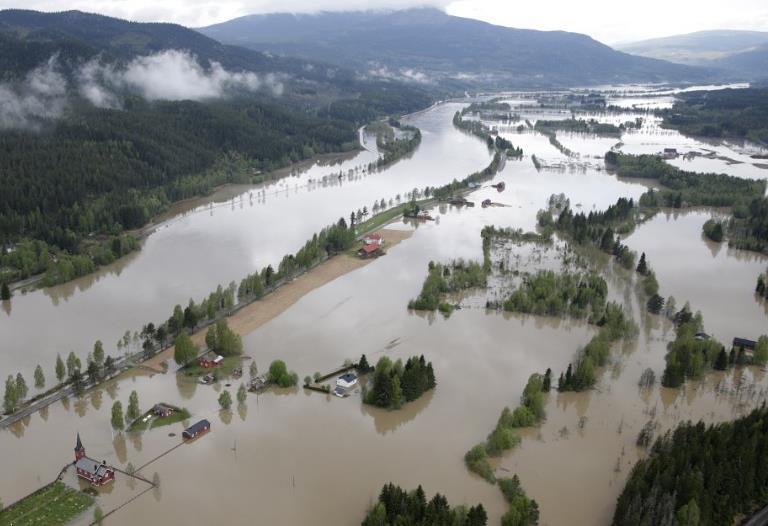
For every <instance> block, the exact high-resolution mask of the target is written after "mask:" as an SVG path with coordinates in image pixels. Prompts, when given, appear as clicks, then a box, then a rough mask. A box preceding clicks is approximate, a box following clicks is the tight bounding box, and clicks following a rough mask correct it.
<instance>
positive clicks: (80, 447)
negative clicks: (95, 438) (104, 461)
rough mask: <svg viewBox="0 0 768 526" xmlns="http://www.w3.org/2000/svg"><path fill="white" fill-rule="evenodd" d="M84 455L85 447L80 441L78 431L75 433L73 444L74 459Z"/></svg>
mask: <svg viewBox="0 0 768 526" xmlns="http://www.w3.org/2000/svg"><path fill="white" fill-rule="evenodd" d="M84 456H85V448H84V447H83V443H82V442H81V441H80V433H78V434H77V443H76V444H75V461H77V460H80V459H81V458H83V457H84Z"/></svg>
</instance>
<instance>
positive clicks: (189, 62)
mask: <svg viewBox="0 0 768 526" xmlns="http://www.w3.org/2000/svg"><path fill="white" fill-rule="evenodd" d="M0 51H1V52H0V71H2V73H0V188H2V189H3V190H2V192H0V282H3V281H9V280H15V279H19V278H25V277H28V276H29V275H32V274H37V273H40V272H45V271H51V270H52V268H53V267H54V266H57V265H54V262H62V261H69V260H71V261H69V263H68V264H67V265H68V266H67V268H66V269H65V270H63V271H61V269H59V270H57V271H56V272H49V279H47V282H48V283H52V282H59V281H63V280H66V279H71V278H72V277H75V276H77V275H81V274H83V273H86V272H88V271H90V270H92V269H93V267H94V264H96V265H98V264H100V263H105V262H109V261H111V260H113V259H114V258H116V257H119V256H120V255H122V254H123V253H124V252H125V251H126V250H128V249H130V248H132V247H135V246H136V243H135V242H132V240H130V239H126V238H125V237H124V236H122V233H123V232H124V231H126V230H129V229H135V228H138V227H141V226H143V225H144V224H145V223H146V222H147V221H148V220H149V219H150V218H151V217H152V216H153V215H154V214H157V213H158V212H161V211H162V210H163V209H164V208H166V207H167V206H168V204H170V203H171V202H173V201H176V200H179V199H183V198H186V197H190V196H193V195H199V194H203V193H206V192H208V191H210V189H211V188H212V187H214V186H216V185H220V184H223V183H227V182H254V181H258V180H259V179H260V177H261V176H260V173H261V172H264V171H268V170H271V169H273V168H275V167H277V166H283V165H286V164H288V163H290V162H292V161H297V160H300V159H306V158H308V157H311V156H312V155H314V154H318V153H326V152H335V151H346V150H350V149H353V148H355V147H356V146H357V133H356V129H357V127H358V126H360V125H362V124H364V123H366V122H369V121H370V120H372V119H374V118H376V117H378V116H380V115H382V114H401V113H407V112H410V111H413V110H416V109H420V108H423V107H425V106H427V105H429V104H430V103H431V101H432V96H431V95H430V94H429V93H427V92H425V91H424V90H422V89H420V88H418V87H414V86H406V85H404V84H402V83H398V82H394V81H384V80H378V81H365V80H361V79H359V78H357V77H356V76H355V74H354V73H352V72H349V71H346V70H344V69H341V68H338V67H335V66H325V65H322V64H317V63H312V62H309V61H306V60H301V59H290V58H276V57H271V56H268V55H265V54H263V53H259V52H257V51H253V50H247V49H243V48H237V47H235V46H225V45H222V44H220V43H218V42H216V41H215V40H212V39H210V38H208V37H205V36H203V35H201V34H199V33H197V32H195V31H191V30H189V29H186V28H184V27H181V26H177V25H173V24H140V23H131V22H126V21H123V20H118V19H114V18H108V17H104V16H99V15H89V14H84V13H79V12H65V13H51V14H45V13H36V12H33V11H19V10H9V11H1V12H0ZM116 236H117V237H116ZM35 240H37V241H42V242H44V244H41V243H32V241H35ZM14 249H15V250H14ZM74 255H81V257H79V258H73V256H74ZM58 266H61V265H58ZM70 267H71V269H70Z"/></svg>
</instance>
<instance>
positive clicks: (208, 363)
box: [197, 353, 224, 369]
mask: <svg viewBox="0 0 768 526" xmlns="http://www.w3.org/2000/svg"><path fill="white" fill-rule="evenodd" d="M223 361H224V357H222V356H219V355H218V354H213V353H208V354H204V355H203V356H201V357H200V358H198V359H197V365H199V366H200V367H205V368H206V369H212V368H214V367H218V366H219V365H221V362H223Z"/></svg>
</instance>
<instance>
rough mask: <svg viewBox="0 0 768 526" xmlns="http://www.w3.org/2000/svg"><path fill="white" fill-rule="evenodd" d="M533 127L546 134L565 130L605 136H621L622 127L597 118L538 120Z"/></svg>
mask: <svg viewBox="0 0 768 526" xmlns="http://www.w3.org/2000/svg"><path fill="white" fill-rule="evenodd" d="M533 129H534V130H536V131H538V132H542V133H545V134H549V133H554V132H557V131H565V132H571V133H588V134H591V135H602V136H605V137H616V138H619V137H621V128H619V127H618V126H616V125H613V124H609V123H604V122H598V121H596V120H595V119H589V120H586V119H576V118H571V119H563V120H538V121H536V124H535V125H534V127H533Z"/></svg>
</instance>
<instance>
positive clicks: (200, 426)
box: [181, 419, 211, 439]
mask: <svg viewBox="0 0 768 526" xmlns="http://www.w3.org/2000/svg"><path fill="white" fill-rule="evenodd" d="M210 429H211V423H210V422H209V421H208V420H205V419H203V420H200V421H199V422H197V423H195V424H192V425H191V426H189V427H188V428H186V429H185V430H184V432H183V433H182V434H181V436H182V437H184V438H186V439H190V438H195V437H196V436H198V435H201V434H203V433H206V432H207V431H210Z"/></svg>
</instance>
